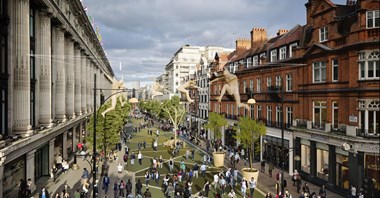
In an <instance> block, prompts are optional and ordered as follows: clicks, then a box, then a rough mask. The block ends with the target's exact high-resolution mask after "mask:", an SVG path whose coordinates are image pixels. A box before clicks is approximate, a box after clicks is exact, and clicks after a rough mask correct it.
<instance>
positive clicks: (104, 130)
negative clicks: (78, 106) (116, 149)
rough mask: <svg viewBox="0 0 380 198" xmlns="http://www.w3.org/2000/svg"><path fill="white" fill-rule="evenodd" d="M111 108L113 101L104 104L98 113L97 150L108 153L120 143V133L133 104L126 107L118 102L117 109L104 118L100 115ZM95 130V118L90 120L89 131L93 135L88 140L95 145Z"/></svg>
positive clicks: (126, 104)
mask: <svg viewBox="0 0 380 198" xmlns="http://www.w3.org/2000/svg"><path fill="white" fill-rule="evenodd" d="M109 106H111V101H107V102H106V103H104V104H103V105H102V106H101V107H100V109H98V110H97V113H96V115H97V116H96V146H97V149H99V150H101V149H104V151H105V152H106V153H107V152H109V151H110V150H111V148H112V147H113V146H114V145H116V144H117V143H119V142H120V131H121V130H122V128H123V125H124V123H125V122H126V121H127V117H128V115H129V112H130V111H131V104H130V103H128V102H127V103H125V104H124V107H122V106H121V104H120V103H119V102H118V103H117V104H116V108H115V109H114V110H112V111H110V112H108V113H107V114H106V116H105V117H103V116H102V115H101V114H100V113H101V112H103V111H104V110H105V109H107V108H108V107H109ZM93 130H94V116H93V115H92V116H91V118H90V123H89V124H88V131H90V132H91V133H89V134H90V136H88V137H87V138H86V141H87V142H89V143H90V144H91V145H93V142H94V141H93V139H94V137H93Z"/></svg>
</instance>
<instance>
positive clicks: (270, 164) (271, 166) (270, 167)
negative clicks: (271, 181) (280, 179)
mask: <svg viewBox="0 0 380 198" xmlns="http://www.w3.org/2000/svg"><path fill="white" fill-rule="evenodd" d="M273 169H274V168H273V163H272V162H269V169H268V173H269V177H272V172H273Z"/></svg>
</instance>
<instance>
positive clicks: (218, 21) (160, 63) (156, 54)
mask: <svg viewBox="0 0 380 198" xmlns="http://www.w3.org/2000/svg"><path fill="white" fill-rule="evenodd" d="M306 2H307V0H82V3H83V5H84V6H85V7H87V10H88V11H87V14H88V15H91V16H92V17H93V18H94V21H95V24H96V25H97V26H98V27H99V30H100V33H101V35H102V42H103V48H104V50H105V51H106V54H107V57H108V59H109V60H110V62H111V65H112V68H113V70H114V72H115V75H116V77H117V78H119V79H122V78H123V79H124V80H125V81H127V82H128V81H140V82H141V84H142V85H145V84H147V83H149V82H151V81H154V79H155V78H156V77H158V76H159V75H160V74H162V73H163V72H164V68H165V65H166V64H167V63H168V62H169V61H170V59H171V58H172V56H173V55H174V53H175V52H176V51H177V50H178V49H179V48H180V47H181V46H182V45H184V44H190V45H199V46H207V45H211V46H223V47H227V48H234V47H235V40H236V38H249V37H250V33H249V32H250V31H251V29H252V28H253V27H262V28H267V30H268V36H269V37H270V36H274V35H275V34H276V32H277V30H278V29H291V28H292V27H294V26H295V25H297V24H300V25H303V24H305V23H306V17H305V15H306V9H305V3H306ZM332 2H334V3H337V4H345V2H346V0H332Z"/></svg>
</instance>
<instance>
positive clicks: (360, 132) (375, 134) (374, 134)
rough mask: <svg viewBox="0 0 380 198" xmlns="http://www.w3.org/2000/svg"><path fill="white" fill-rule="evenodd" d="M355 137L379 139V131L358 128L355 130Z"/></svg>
mask: <svg viewBox="0 0 380 198" xmlns="http://www.w3.org/2000/svg"><path fill="white" fill-rule="evenodd" d="M356 135H357V136H359V137H365V138H380V130H379V129H377V130H376V131H375V130H373V129H363V128H358V129H356Z"/></svg>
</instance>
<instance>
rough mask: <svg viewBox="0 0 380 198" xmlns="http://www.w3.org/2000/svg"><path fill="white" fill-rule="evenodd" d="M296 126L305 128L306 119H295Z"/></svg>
mask: <svg viewBox="0 0 380 198" xmlns="http://www.w3.org/2000/svg"><path fill="white" fill-rule="evenodd" d="M296 126H297V127H300V128H307V120H297V121H296Z"/></svg>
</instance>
